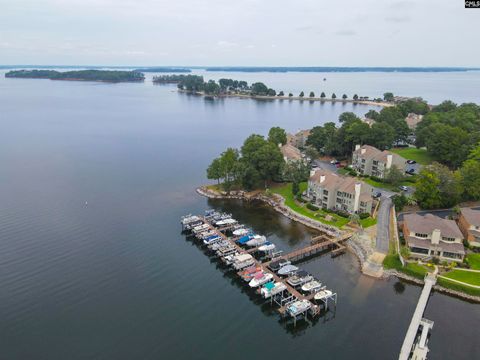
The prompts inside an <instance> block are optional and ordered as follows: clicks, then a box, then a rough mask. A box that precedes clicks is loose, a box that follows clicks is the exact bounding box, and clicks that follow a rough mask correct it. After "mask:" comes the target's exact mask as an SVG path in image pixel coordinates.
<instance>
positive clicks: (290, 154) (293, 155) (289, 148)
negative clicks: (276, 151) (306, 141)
mask: <svg viewBox="0 0 480 360" xmlns="http://www.w3.org/2000/svg"><path fill="white" fill-rule="evenodd" d="M280 151H281V152H282V155H283V157H285V158H287V159H288V160H301V159H302V153H301V152H300V150H298V149H297V148H296V147H295V146H293V145H291V144H285V145H283V146H281V147H280Z"/></svg>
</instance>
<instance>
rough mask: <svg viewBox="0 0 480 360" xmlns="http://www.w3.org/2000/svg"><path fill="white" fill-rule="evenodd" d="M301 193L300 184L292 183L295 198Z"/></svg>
mask: <svg viewBox="0 0 480 360" xmlns="http://www.w3.org/2000/svg"><path fill="white" fill-rule="evenodd" d="M299 192H300V184H299V183H298V182H293V183H292V194H293V195H294V196H297V194H298V193H299Z"/></svg>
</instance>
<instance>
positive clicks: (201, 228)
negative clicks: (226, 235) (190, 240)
mask: <svg viewBox="0 0 480 360" xmlns="http://www.w3.org/2000/svg"><path fill="white" fill-rule="evenodd" d="M209 228H210V226H208V224H202V225H198V226H195V227H194V228H192V231H193V232H194V233H195V234H197V233H201V232H202V231H205V230H207V229H209Z"/></svg>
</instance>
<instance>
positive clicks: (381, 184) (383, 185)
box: [358, 177, 411, 192]
mask: <svg viewBox="0 0 480 360" xmlns="http://www.w3.org/2000/svg"><path fill="white" fill-rule="evenodd" d="M358 179H359V180H361V181H363V182H366V183H367V184H369V185H371V186H373V187H378V188H382V189H387V190H390V191H396V192H398V191H400V189H399V188H398V187H397V186H393V185H392V184H387V183H384V182H380V181H375V180H372V179H370V178H366V177H365V178H363V177H358ZM410 185H411V184H410Z"/></svg>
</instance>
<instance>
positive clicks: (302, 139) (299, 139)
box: [287, 130, 311, 148]
mask: <svg viewBox="0 0 480 360" xmlns="http://www.w3.org/2000/svg"><path fill="white" fill-rule="evenodd" d="M310 132H311V130H299V131H298V132H296V133H295V134H294V135H292V134H287V143H288V144H290V145H293V146H295V147H296V148H303V147H305V145H306V144H307V139H308V137H309V136H310Z"/></svg>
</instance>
